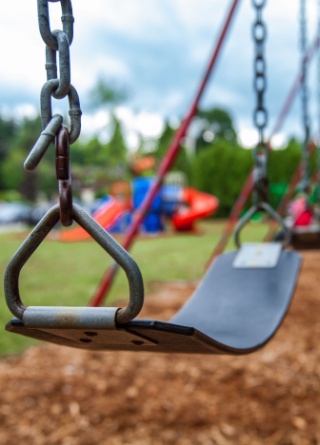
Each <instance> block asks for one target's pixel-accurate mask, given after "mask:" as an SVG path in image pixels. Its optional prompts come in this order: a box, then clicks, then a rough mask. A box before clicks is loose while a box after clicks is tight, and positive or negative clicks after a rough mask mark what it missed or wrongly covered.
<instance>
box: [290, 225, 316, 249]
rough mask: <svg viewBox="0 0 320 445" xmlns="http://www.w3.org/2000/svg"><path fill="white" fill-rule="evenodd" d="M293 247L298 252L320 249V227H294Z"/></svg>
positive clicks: (292, 234)
mask: <svg viewBox="0 0 320 445" xmlns="http://www.w3.org/2000/svg"><path fill="white" fill-rule="evenodd" d="M291 245H292V246H293V247H294V248H295V249H297V250H316V249H320V226H319V224H312V225H310V226H306V227H304V226H301V227H294V228H293V229H292V232H291Z"/></svg>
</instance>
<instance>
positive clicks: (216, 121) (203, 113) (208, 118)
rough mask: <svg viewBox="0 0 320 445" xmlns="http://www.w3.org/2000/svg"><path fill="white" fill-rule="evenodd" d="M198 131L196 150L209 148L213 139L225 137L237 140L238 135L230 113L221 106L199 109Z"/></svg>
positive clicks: (228, 139)
mask: <svg viewBox="0 0 320 445" xmlns="http://www.w3.org/2000/svg"><path fill="white" fill-rule="evenodd" d="M196 122H197V124H198V132H197V135H196V151H197V152H199V151H200V150H202V149H203V148H208V147H209V146H210V145H211V144H212V142H213V141H215V140H217V139H225V140H227V141H230V142H236V140H237V135H236V132H235V129H234V126H233V122H232V118H231V116H230V114H229V113H228V112H227V111H226V110H223V109H221V108H209V109H206V110H199V112H198V118H197V121H196Z"/></svg>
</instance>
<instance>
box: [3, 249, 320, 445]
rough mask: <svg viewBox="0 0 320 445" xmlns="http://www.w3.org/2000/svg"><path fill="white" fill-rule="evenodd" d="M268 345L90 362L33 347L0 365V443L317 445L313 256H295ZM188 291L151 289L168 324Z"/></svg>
mask: <svg viewBox="0 0 320 445" xmlns="http://www.w3.org/2000/svg"><path fill="white" fill-rule="evenodd" d="M303 257H304V262H303V271H302V273H301V275H300V279H299V283H298V289H297V292H296V295H295V298H294V301H293V304H292V306H291V309H290V312H289V314H288V316H287V318H286V320H285V322H284V324H283V326H282V328H281V329H280V331H279V333H278V334H277V335H276V337H275V338H274V339H273V340H272V341H271V342H270V343H269V344H268V345H267V346H266V347H265V348H264V349H263V350H261V351H259V352H258V353H254V354H251V355H249V356H242V357H228V356H199V355H194V356H186V355H176V356H173V355H170V356H169V355H166V354H160V355H157V354H148V353H141V352H140V353H136V354H133V353H96V352H95V353H88V352H83V351H78V350H74V349H68V348H63V347H58V346H52V345H46V344H41V345H40V346H35V347H31V348H29V349H28V350H27V351H25V352H24V353H23V354H21V355H20V356H15V357H8V358H4V359H2V360H1V361H0V444H1V445H9V444H10V445H12V444H17V443H21V444H24V445H29V444H30V445H31V444H32V445H44V444H45V445H58V444H59V445H60V444H61V445H118V444H122V445H125V444H128V445H129V444H130V445H138V444H139V445H171V444H178V445H187V444H190V445H191V444H192V445H197V444H199V445H200V444H201V445H211V444H212V445H214V444H217V445H230V444H236V445H242V444H246V445H257V444H266V445H277V444H279V445H316V444H320V412H319V411H320V410H319V408H320V253H317V252H306V253H304V254H303ZM195 285H196V283H154V290H153V292H152V296H151V298H150V299H148V300H147V303H146V307H145V310H144V314H143V316H147V317H148V316H150V317H151V316H154V317H156V318H159V319H168V318H170V316H171V315H172V314H173V313H174V312H175V311H176V310H177V309H178V308H179V307H180V306H181V304H183V302H184V301H185V299H186V298H187V297H188V296H189V295H190V292H191V291H192V289H194V287H195Z"/></svg>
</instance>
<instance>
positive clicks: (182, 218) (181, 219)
mask: <svg viewBox="0 0 320 445" xmlns="http://www.w3.org/2000/svg"><path fill="white" fill-rule="evenodd" d="M182 202H183V203H185V204H186V206H185V207H181V208H180V209H179V210H178V212H177V213H176V214H175V215H174V216H173V217H172V223H173V226H174V227H175V229H176V230H179V231H190V230H193V223H194V221H196V220H197V219H200V218H206V217H207V216H210V215H212V214H213V213H215V212H216V211H217V209H218V207H219V200H218V198H216V197H215V196H212V195H209V194H208V193H203V192H199V190H196V189H193V188H191V187H187V188H185V189H183V190H182Z"/></svg>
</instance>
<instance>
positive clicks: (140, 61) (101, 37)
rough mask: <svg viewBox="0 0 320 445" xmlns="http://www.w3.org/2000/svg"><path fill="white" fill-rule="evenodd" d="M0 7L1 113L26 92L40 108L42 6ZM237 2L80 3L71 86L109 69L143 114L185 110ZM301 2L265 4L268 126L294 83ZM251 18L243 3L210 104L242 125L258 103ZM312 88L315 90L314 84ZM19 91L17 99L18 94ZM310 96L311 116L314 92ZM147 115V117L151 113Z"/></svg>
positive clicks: (56, 10) (83, 85) (53, 6)
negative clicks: (39, 18)
mask: <svg viewBox="0 0 320 445" xmlns="http://www.w3.org/2000/svg"><path fill="white" fill-rule="evenodd" d="M1 3H2V5H1V14H0V39H1V42H2V44H1V45H0V58H1V60H2V64H1V67H0V95H1V97H0V104H1V109H5V108H7V109H10V108H11V109H12V107H13V104H16V103H18V101H19V100H21V102H22V104H25V103H26V97H22V98H21V99H19V96H20V95H21V91H22V90H24V91H25V92H26V95H27V96H28V97H29V98H30V104H33V105H34V104H38V102H39V94H40V89H41V87H42V85H43V83H44V82H45V69H44V64H45V57H44V47H45V45H44V43H43V41H42V39H41V37H40V34H39V30H38V23H37V11H36V2H31V3H30V2H26V1H24V0H18V3H17V2H10V1H8V0H7V1H4V0H2V2H1ZM230 3H231V2H229V1H228V2H221V0H188V1H187V2H186V0H131V1H129V0H108V2H106V0H94V2H91V3H90V4H88V2H87V1H85V0H75V1H74V2H73V10H74V16H75V36H74V42H73V44H72V46H71V64H72V82H73V84H74V86H75V87H76V88H77V89H78V92H79V95H80V99H82V98H83V97H84V96H85V95H86V94H87V92H88V91H89V90H90V89H91V88H92V86H93V85H94V83H95V81H96V79H97V78H98V77H99V75H100V74H101V73H103V74H105V75H106V77H107V78H114V79H116V80H117V81H118V82H119V84H120V85H121V84H124V85H126V84H128V85H129V87H132V88H133V97H132V99H131V102H130V103H128V106H130V104H131V105H132V104H134V106H135V107H136V109H137V110H147V111H148V113H150V115H159V114H161V115H162V116H163V115H166V116H167V117H170V116H174V115H179V116H182V115H184V114H185V113H186V111H187V108H188V107H189V105H190V104H191V101H192V95H193V94H194V93H195V90H196V88H197V84H198V82H199V80H200V77H201V75H202V73H203V71H204V68H205V64H206V63H207V61H208V59H209V57H210V52H211V51H212V48H213V45H214V42H215V41H216V39H217V36H218V34H219V32H220V29H221V26H222V21H223V20H224V18H225V16H226V13H227V10H228V8H229V6H230ZM298 6H299V5H298V2H292V0H283V1H282V2H267V5H266V9H265V18H266V21H267V26H268V41H267V57H268V65H267V66H268V90H267V104H268V106H269V108H270V123H272V121H273V120H274V119H275V116H276V114H277V113H278V112H279V109H280V107H281V105H282V101H283V100H284V99H285V96H286V94H287V93H286V92H287V88H288V85H289V84H290V82H291V80H293V78H294V76H295V75H296V73H297V67H298V61H299V54H298V51H299V50H298V48H299V46H298V42H299V35H298ZM315 8H316V5H315V2H314V3H312V4H311V3H310V4H309V2H308V4H307V9H308V17H309V24H310V26H309V29H308V34H309V38H310V39H311V38H313V36H314V34H315V30H316V16H317V13H316V11H315ZM17 11H19V13H17ZM60 16H61V6H60V3H59V2H57V3H50V17H51V28H52V29H54V28H61V20H60ZM253 18H254V13H253V11H252V6H251V2H249V1H248V2H244V1H243V2H241V1H240V3H239V6H238V11H237V14H236V17H235V18H234V21H233V25H232V28H231V30H230V32H229V35H228V38H227V41H226V42H225V46H224V49H223V53H222V54H221V55H220V59H219V60H218V65H217V67H216V70H215V73H214V76H213V79H212V83H211V86H210V88H209V89H208V91H207V94H206V95H205V96H204V101H203V103H205V104H210V105H217V103H218V105H219V106H221V107H223V106H225V107H226V108H227V109H228V110H230V111H231V113H232V115H233V117H234V119H235V122H236V123H237V122H239V124H238V126H239V127H241V128H242V127H243V122H244V121H247V122H250V120H251V119H252V109H253V107H254V103H253V101H252V99H253V95H252V76H253V73H252V70H253V67H252V57H253V44H252V41H251V25H252V20H253ZM312 88H315V87H314V84H313V87H312ZM14 90H16V95H15V96H14V97H13V95H14ZM11 91H12V97H11V98H10V97H9V92H11ZM313 91H314V90H313ZM310 96H311V97H312V107H311V110H312V113H313V116H314V115H315V113H316V107H315V94H310ZM32 98H33V99H32ZM297 112H298V113H299V110H298V108H297V107H296V108H294V109H293V111H292V112H291V114H290V116H289V118H288V119H289V121H288V122H290V124H287V125H286V126H285V131H286V133H287V134H291V133H292V132H294V131H295V129H296V128H297V125H294V123H296V122H297V119H298V121H299V120H300V119H301V118H300V116H298V118H297V115H296V113H297ZM135 114H137V113H135ZM93 119H95V118H94V117H93ZM135 119H136V118H135ZM133 120H134V119H133ZM141 120H144V121H145V122H148V120H149V119H148V118H146V117H144V118H143V119H142V118H141ZM129 121H130V119H129ZM87 122H88V118H87V117H84V124H83V128H84V131H86V128H87V127H89V125H87ZM137 125H138V124H137V121H135V126H137ZM146 126H147V124H146ZM145 128H146V127H145ZM145 128H144V131H146V129H145ZM150 128H156V124H155V123H153V124H152V125H151V124H150ZM246 128H247V127H246V126H244V127H243V131H242V133H244V134H246V131H247V130H246ZM244 137H246V136H244ZM248 138H249V139H250V137H249V136H248Z"/></svg>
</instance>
